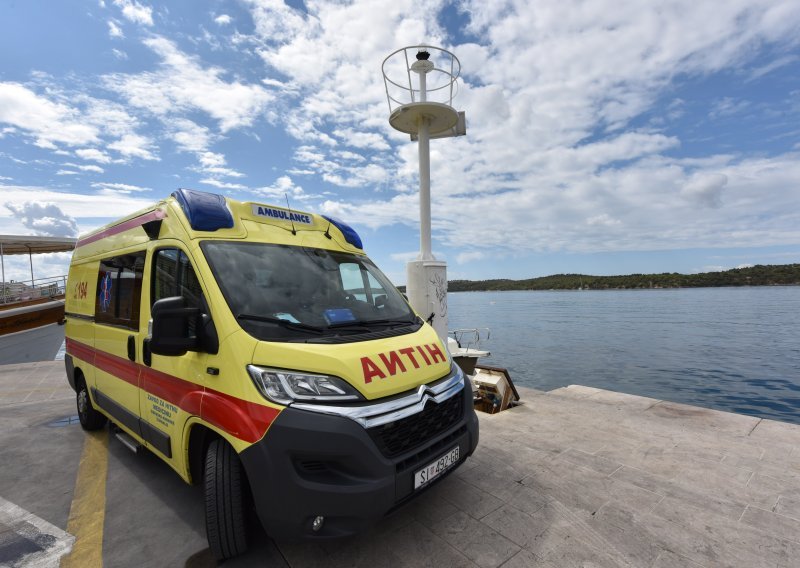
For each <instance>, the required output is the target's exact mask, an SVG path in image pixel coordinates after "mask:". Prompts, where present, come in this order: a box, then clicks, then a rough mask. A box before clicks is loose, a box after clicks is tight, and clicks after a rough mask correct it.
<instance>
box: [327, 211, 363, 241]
mask: <svg viewBox="0 0 800 568" xmlns="http://www.w3.org/2000/svg"><path fill="white" fill-rule="evenodd" d="M322 218H323V219H327V220H328V221H330V223H331V224H332V225H333V226H334V227H336V228H337V229H339V230H340V231H341V232H342V235H344V240H346V241H347V242H348V243H350V244H351V245H353V246H354V247H356V248H360V249H361V250H364V245H362V244H361V237H359V236H358V233H356V231H355V229H353V227H351V226H350V225H348V224H347V223H345V222H344V221H340V220H339V219H337V218H336V217H328V216H327V215H323V216H322Z"/></svg>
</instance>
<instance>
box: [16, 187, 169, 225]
mask: <svg viewBox="0 0 800 568" xmlns="http://www.w3.org/2000/svg"><path fill="white" fill-rule="evenodd" d="M0 195H2V196H3V201H4V202H5V203H11V204H13V205H14V206H15V207H17V208H19V207H21V206H22V204H24V203H25V202H34V203H40V204H41V203H58V208H59V209H60V210H61V212H62V213H63V215H64V218H67V217H69V218H72V219H74V220H75V221H76V222H77V223H78V226H79V227H80V228H81V232H88V231H90V230H93V229H95V228H97V227H98V226H100V225H104V224H105V223H107V222H110V221H111V220H113V219H119V218H120V217H124V216H125V215H129V214H130V213H133V212H135V211H138V210H139V209H144V208H145V207H147V206H149V205H152V203H153V201H154V199H153V198H147V199H141V198H138V197H132V196H129V195H126V194H123V193H119V192H113V193H92V194H84V193H75V192H63V191H53V190H51V189H47V188H43V187H36V186H21V185H0ZM158 197H166V195H163V196H158ZM9 217H11V218H13V219H16V217H15V216H14V215H10V216H6V217H4V216H3V208H0V226H6V225H8V224H9ZM2 232H7V230H6V229H3V230H2V231H0V233H2Z"/></svg>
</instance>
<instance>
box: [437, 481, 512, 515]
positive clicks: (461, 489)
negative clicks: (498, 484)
mask: <svg viewBox="0 0 800 568" xmlns="http://www.w3.org/2000/svg"><path fill="white" fill-rule="evenodd" d="M440 489H441V491H440V494H441V496H442V497H443V498H444V499H445V500H447V501H448V502H449V503H451V504H452V505H455V506H456V507H457V508H458V509H459V510H461V511H463V512H465V513H467V514H468V515H470V516H471V517H472V518H474V519H480V518H483V517H485V516H486V515H488V514H489V513H491V512H492V511H494V510H495V509H497V508H498V507H500V506H501V505H502V504H503V502H502V501H501V500H500V499H498V498H497V497H495V496H494V495H492V494H490V493H487V492H486V491H483V490H482V489H478V488H477V487H475V486H474V485H472V484H470V483H467V482H466V481H464V480H462V479H460V478H459V477H456V476H453V475H451V476H450V477H448V478H447V479H445V480H443V481H442V483H441V484H440Z"/></svg>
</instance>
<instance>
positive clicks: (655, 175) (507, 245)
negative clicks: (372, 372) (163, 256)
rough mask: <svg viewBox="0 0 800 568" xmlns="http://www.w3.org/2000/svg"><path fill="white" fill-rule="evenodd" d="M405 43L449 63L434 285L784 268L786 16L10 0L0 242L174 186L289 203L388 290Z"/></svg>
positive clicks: (796, 160) (792, 139) (436, 164)
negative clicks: (392, 116)
mask: <svg viewBox="0 0 800 568" xmlns="http://www.w3.org/2000/svg"><path fill="white" fill-rule="evenodd" d="M422 44H424V45H431V46H437V47H441V48H443V49H446V50H448V51H450V52H452V53H453V54H455V55H456V57H457V58H458V60H459V61H460V64H461V74H460V77H459V78H458V89H457V96H456V98H455V99H454V101H453V106H454V107H455V109H456V110H459V111H464V112H465V113H466V121H467V135H466V136H461V137H457V138H446V139H438V140H432V141H431V195H432V225H433V251H434V254H435V255H436V257H437V258H439V259H442V260H446V261H447V263H448V276H449V278H450V279H457V278H464V279H472V280H479V279H488V278H531V277H536V276H544V275H548V274H557V273H584V274H597V275H610V274H630V273H651V272H683V273H692V272H704V271H713V270H726V269H730V268H736V267H743V266H749V265H754V264H786V263H796V262H800V2H797V0H785V1H784V0H772V1H758V0H726V1H725V2H719V1H718V0H670V1H666V0H665V1H657V0H654V1H652V2H641V1H639V0H613V1H611V0H582V1H578V0H536V1H535V2H534V1H533V0H528V1H492V0H490V1H475V2H469V1H465V2H451V1H436V0H413V1H411V0H370V1H356V2H342V1H336V2H325V1H316V0H315V1H311V0H309V1H305V2H304V1H302V0H290V1H286V2H281V1H278V0H215V1H205V2H203V1H199V0H196V1H183V2H180V1H172V2H167V3H155V2H149V1H146V0H103V1H98V0H71V1H68V2H66V1H65V2H53V1H45V0H5V1H4V2H2V4H0V234H15V235H26V234H28V235H51V236H78V235H79V234H82V233H86V232H88V231H91V230H93V229H95V228H97V227H99V226H102V225H104V224H107V223H109V222H111V221H113V220H114V219H116V218H119V217H121V216H124V215H127V214H130V213H132V212H134V211H136V210H138V209H142V208H144V207H146V206H147V205H149V204H151V203H153V202H155V201H158V200H160V199H163V198H164V197H166V196H168V195H169V194H170V193H171V192H173V191H174V190H175V189H177V188H179V187H187V188H192V189H198V190H204V191H211V192H215V193H221V194H223V195H226V196H228V197H231V198H234V199H239V200H244V201H255V202H259V203H271V204H277V205H282V204H284V203H285V201H286V196H288V199H289V201H290V203H291V206H292V208H293V209H298V210H304V211H311V212H316V213H323V214H328V215H334V216H336V217H339V218H341V219H342V220H344V221H346V222H348V223H350V224H351V225H353V226H354V227H355V228H356V230H357V231H358V232H359V233H360V235H361V237H362V239H363V241H364V244H365V250H366V251H367V253H368V254H369V255H370V257H372V259H373V260H374V261H375V262H376V264H378V266H380V267H381V268H382V269H383V271H384V272H385V273H386V274H387V275H388V276H389V277H390V278H391V279H392V280H393V281H394V282H395V284H398V285H400V284H404V283H405V262H406V261H408V260H409V259H413V258H415V257H416V255H417V252H418V251H419V205H418V187H419V185H418V184H419V179H418V155H417V145H416V143H415V142H412V141H411V140H410V139H409V136H408V135H407V134H402V133H400V132H398V131H395V130H393V129H392V128H391V126H390V125H389V122H388V116H389V106H388V103H387V97H386V89H385V86H384V81H383V75H382V72H381V65H382V62H383V61H384V59H385V58H386V57H387V56H388V55H389V54H391V53H392V52H394V51H395V50H397V49H399V48H402V47H406V46H417V45H422ZM432 53H434V54H439V55H441V54H440V52H436V51H435V50H434V51H433V52H432ZM432 60H433V61H434V63H435V64H437V67H438V66H440V65H441V66H444V65H445V64H449V62H448V61H447V60H446V58H444V57H440V58H439V61H437V60H436V58H435V57H432ZM68 258H69V255H68V254H60V255H53V256H49V257H35V258H34V269H35V272H36V276H45V275H57V274H65V273H66V270H67V264H68ZM5 265H6V273H7V277H8V278H9V279H11V278H14V277H16V278H18V279H24V278H26V277H29V276H26V275H28V273H29V269H28V259H27V258H24V257H7V258H6V259H5Z"/></svg>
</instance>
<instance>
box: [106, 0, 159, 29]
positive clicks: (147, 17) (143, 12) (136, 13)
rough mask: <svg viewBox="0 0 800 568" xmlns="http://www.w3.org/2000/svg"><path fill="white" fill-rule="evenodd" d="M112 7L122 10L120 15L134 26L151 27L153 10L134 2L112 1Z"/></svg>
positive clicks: (130, 0)
mask: <svg viewBox="0 0 800 568" xmlns="http://www.w3.org/2000/svg"><path fill="white" fill-rule="evenodd" d="M114 5H115V6H116V7H118V8H119V9H120V10H122V15H123V16H125V18H126V19H128V20H129V21H131V22H133V23H134V24H141V25H143V26H152V25H153V9H152V8H151V7H150V6H145V5H144V4H140V3H139V2H136V0H114Z"/></svg>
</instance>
